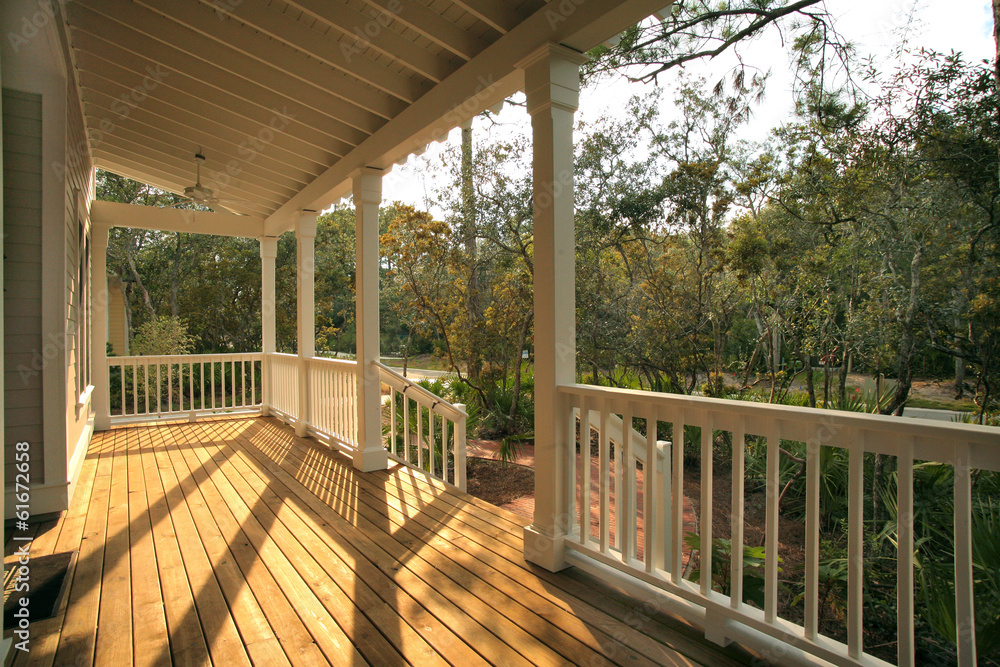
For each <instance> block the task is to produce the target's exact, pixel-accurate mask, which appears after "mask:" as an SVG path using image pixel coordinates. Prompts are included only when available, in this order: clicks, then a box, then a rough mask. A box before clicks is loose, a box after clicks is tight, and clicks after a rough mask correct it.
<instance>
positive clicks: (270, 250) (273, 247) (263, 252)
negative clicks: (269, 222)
mask: <svg viewBox="0 0 1000 667" xmlns="http://www.w3.org/2000/svg"><path fill="white" fill-rule="evenodd" d="M257 240H258V241H260V257H261V259H274V258H275V257H277V256H278V237H277V236H261V237H260V238H258V239H257Z"/></svg>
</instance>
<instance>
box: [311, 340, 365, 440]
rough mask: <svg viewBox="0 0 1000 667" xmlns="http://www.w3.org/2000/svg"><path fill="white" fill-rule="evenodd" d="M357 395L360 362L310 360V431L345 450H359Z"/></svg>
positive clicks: (317, 358) (315, 358)
mask: <svg viewBox="0 0 1000 667" xmlns="http://www.w3.org/2000/svg"><path fill="white" fill-rule="evenodd" d="M357 392H358V364H357V362H355V361H345V360H343V359H326V358H321V357H313V358H312V359H309V417H310V419H309V422H310V424H309V425H310V429H309V430H310V431H311V432H313V434H314V435H317V436H320V437H321V438H327V439H329V440H331V441H332V442H334V443H336V444H337V445H339V446H340V447H341V448H342V449H345V450H354V449H357V446H358V425H357V421H358V408H357Z"/></svg>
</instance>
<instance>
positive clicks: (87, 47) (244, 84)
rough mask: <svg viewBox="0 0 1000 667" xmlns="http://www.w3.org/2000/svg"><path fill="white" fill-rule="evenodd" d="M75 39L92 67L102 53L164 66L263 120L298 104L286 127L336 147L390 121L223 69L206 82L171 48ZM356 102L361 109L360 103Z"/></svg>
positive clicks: (205, 95)
mask: <svg viewBox="0 0 1000 667" xmlns="http://www.w3.org/2000/svg"><path fill="white" fill-rule="evenodd" d="M74 40H75V45H76V46H77V49H76V52H77V58H78V60H80V59H83V60H84V61H85V63H86V64H87V68H88V69H93V67H94V65H93V64H92V63H93V60H94V59H100V60H101V61H103V62H105V63H108V62H110V63H114V64H116V65H118V66H119V67H121V68H123V69H127V70H129V71H132V72H135V73H136V74H142V75H145V74H147V73H148V72H149V68H152V69H153V70H156V68H158V67H159V68H162V69H165V70H166V71H167V72H168V75H167V76H166V78H165V79H164V80H163V82H162V85H165V86H168V87H171V88H174V89H175V90H178V91H181V92H183V93H185V94H187V95H191V96H194V97H197V98H199V99H203V100H205V101H206V102H210V103H212V104H215V105H216V106H218V107H221V108H223V109H226V110H228V111H230V112H233V113H239V114H242V115H243V116H245V117H246V118H250V119H253V120H256V121H258V122H261V123H264V124H269V123H270V121H271V119H272V118H273V117H274V110H275V109H281V108H282V107H285V108H286V109H293V110H294V111H292V112H291V113H289V114H286V116H287V117H291V116H293V115H294V118H293V119H292V120H291V122H290V123H289V124H288V126H287V127H286V128H285V132H286V133H288V134H290V135H292V136H296V137H298V138H299V139H301V140H303V141H306V142H308V143H310V144H312V145H314V146H320V147H324V146H326V147H332V144H330V143H329V142H331V141H332V140H339V141H341V142H344V143H346V144H351V145H357V144H358V143H360V142H361V141H363V140H364V138H365V137H367V136H368V135H369V134H371V133H372V132H374V131H375V130H376V129H377V128H378V127H380V126H381V124H382V123H383V122H385V121H384V120H383V119H381V118H377V117H376V116H374V115H369V121H370V122H368V123H367V124H366V127H367V129H365V130H360V129H357V128H356V127H354V126H352V125H349V124H347V123H344V122H343V121H341V120H338V119H337V118H334V117H333V116H330V115H326V114H324V113H320V112H317V111H316V110H314V109H312V108H310V107H305V106H302V105H301V104H298V103H297V102H295V101H294V100H292V99H290V98H288V97H285V96H283V95H279V94H277V93H274V92H273V91H271V90H268V89H267V88H264V87H263V86H258V85H256V84H254V83H251V82H249V81H247V80H246V79H243V78H240V77H237V76H234V75H231V74H228V73H227V72H224V71H223V70H220V69H216V70H215V71H213V73H212V74H211V75H210V77H209V78H210V80H211V81H212V83H207V82H206V81H203V80H201V79H197V78H195V77H193V76H190V75H189V74H187V73H185V71H184V70H181V69H177V66H179V65H180V63H178V62H177V61H176V60H175V59H171V58H169V54H167V53H156V54H151V55H153V56H156V57H146V56H143V55H140V54H137V53H135V52H133V51H127V50H125V49H122V48H121V47H119V46H117V45H115V44H112V43H111V42H107V41H105V40H103V39H101V38H99V37H97V36H94V35H91V34H90V33H87V32H84V31H83V30H77V31H76V32H75V33H74ZM156 45H158V46H160V47H162V49H163V50H164V51H170V47H168V46H166V45H164V44H161V43H159V42H157V43H156ZM174 54H175V55H176V56H178V57H181V58H184V59H189V60H193V59H191V58H190V57H189V56H185V55H184V54H181V53H180V52H177V51H174ZM168 60H170V61H171V63H172V65H173V66H171V67H168V66H167V65H166V64H164V63H165V62H166V61H168ZM227 83H229V84H231V85H229V86H227V87H225V88H224V87H221V86H222V85H225V84H227ZM338 102H339V100H338ZM352 108H353V109H355V110H357V109H356V107H352ZM358 111H360V110H358Z"/></svg>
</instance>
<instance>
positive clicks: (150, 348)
mask: <svg viewBox="0 0 1000 667" xmlns="http://www.w3.org/2000/svg"><path fill="white" fill-rule="evenodd" d="M193 346H194V341H193V339H192V337H191V336H190V335H188V329H187V323H186V322H185V321H184V320H182V319H180V318H178V317H158V318H156V319H153V320H150V321H149V322H145V323H143V324H140V325H139V328H138V329H137V330H136V332H135V338H134V339H133V341H132V348H131V352H132V354H134V355H145V356H155V355H168V354H189V353H190V352H191V349H192V347H193Z"/></svg>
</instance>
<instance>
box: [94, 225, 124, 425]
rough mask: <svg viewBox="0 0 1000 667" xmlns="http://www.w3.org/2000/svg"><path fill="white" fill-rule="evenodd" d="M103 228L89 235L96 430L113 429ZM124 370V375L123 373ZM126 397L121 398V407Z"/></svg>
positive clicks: (106, 231)
mask: <svg viewBox="0 0 1000 667" xmlns="http://www.w3.org/2000/svg"><path fill="white" fill-rule="evenodd" d="M109 231H110V230H109V229H108V228H107V227H105V226H104V225H93V227H92V228H91V232H90V234H91V236H90V244H91V246H90V247H91V251H90V280H91V286H92V287H91V289H92V290H93V295H94V296H93V302H92V303H93V305H92V308H93V311H92V314H91V325H90V326H91V334H90V359H91V364H92V366H91V367H92V368H93V376H92V377H93V380H92V382H93V383H94V393H93V397H92V399H91V401H92V402H91V405H92V406H93V410H94V430H95V431H107V430H108V429H109V428H111V381H110V379H109V377H108V298H109V296H108V232H109ZM124 372H125V370H124V368H123V369H122V373H124ZM124 403H125V397H124V396H122V404H123V405H124Z"/></svg>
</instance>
